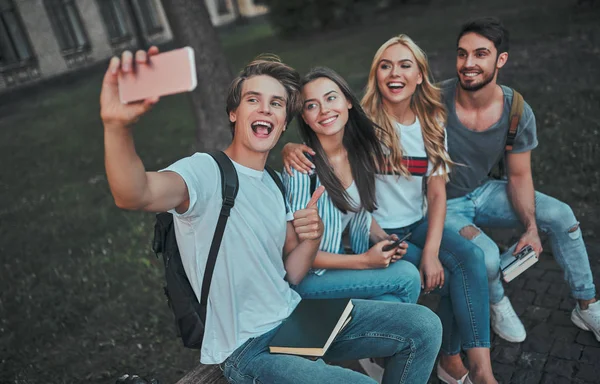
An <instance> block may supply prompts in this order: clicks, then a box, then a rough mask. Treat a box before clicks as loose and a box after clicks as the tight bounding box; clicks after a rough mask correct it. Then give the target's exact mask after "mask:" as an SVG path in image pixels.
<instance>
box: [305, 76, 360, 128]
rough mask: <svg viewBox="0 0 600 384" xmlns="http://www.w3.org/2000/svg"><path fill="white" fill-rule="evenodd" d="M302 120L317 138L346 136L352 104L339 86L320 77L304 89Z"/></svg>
mask: <svg viewBox="0 0 600 384" xmlns="http://www.w3.org/2000/svg"><path fill="white" fill-rule="evenodd" d="M302 99H303V100H304V104H303V105H302V118H303V119H304V121H305V122H306V124H308V125H309V126H310V128H311V129H312V130H313V131H314V132H315V133H316V134H317V136H333V135H340V137H342V136H343V135H344V127H345V126H346V123H347V122H348V110H349V109H351V108H352V104H351V103H350V102H349V101H348V100H347V99H346V97H345V96H344V93H343V92H342V90H341V89H340V87H338V85H337V84H336V83H335V82H333V81H331V80H330V79H328V78H326V77H320V78H318V79H315V80H313V81H311V82H310V83H307V84H306V85H304V87H302Z"/></svg>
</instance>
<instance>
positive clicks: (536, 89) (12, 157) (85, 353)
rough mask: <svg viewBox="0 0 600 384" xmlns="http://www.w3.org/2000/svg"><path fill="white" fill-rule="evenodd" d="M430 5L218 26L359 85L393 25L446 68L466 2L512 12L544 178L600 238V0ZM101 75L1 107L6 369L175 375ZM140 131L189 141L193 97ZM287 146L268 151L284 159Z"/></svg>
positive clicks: (521, 84) (475, 8)
mask: <svg viewBox="0 0 600 384" xmlns="http://www.w3.org/2000/svg"><path fill="white" fill-rule="evenodd" d="M417 3H418V2H417V1H413V2H412V3H411V4H409V5H406V6H404V7H400V8H398V10H396V11H394V12H393V13H386V14H381V15H378V16H377V19H376V20H375V21H374V22H373V23H371V24H369V25H367V24H365V25H356V26H353V27H352V28H348V29H344V30H338V31H334V32H329V33H327V34H323V35H314V36H305V37H302V38H298V39H295V40H281V39H278V38H277V37H275V36H274V34H273V31H272V29H271V28H270V27H269V25H268V24H266V23H263V24H256V23H250V24H248V25H245V26H242V27H239V28H238V29H228V30H226V31H223V32H222V35H221V36H222V40H223V46H224V47H225V49H226V52H227V55H228V57H229V59H230V62H231V65H232V68H234V69H235V71H237V70H239V68H241V67H242V66H243V65H244V63H246V62H247V61H249V60H250V59H252V58H253V57H254V56H256V55H257V54H258V53H261V52H273V53H276V54H278V55H280V56H281V57H282V58H283V60H284V61H286V62H287V63H289V64H291V65H293V66H295V67H296V68H298V69H299V70H300V71H301V72H305V71H306V70H307V69H309V68H310V67H311V66H313V65H326V66H330V67H332V68H334V69H336V70H337V71H339V72H340V73H341V74H342V75H343V76H344V77H345V78H346V79H347V80H348V81H349V82H350V83H351V85H352V86H353V87H354V89H355V90H356V91H357V92H360V91H361V90H362V87H363V86H364V84H365V80H366V76H367V73H368V69H369V65H370V62H371V58H372V55H373V53H374V52H375V50H376V49H377V47H378V46H379V45H380V44H381V43H383V42H384V41H385V40H387V39H388V38H389V37H391V36H393V35H395V34H398V33H407V34H408V35H410V36H411V37H413V38H414V39H415V40H416V42H417V43H418V44H420V45H421V46H422V47H423V48H424V49H425V50H426V51H427V52H428V55H429V57H430V60H431V62H432V67H433V70H434V75H435V78H436V79H438V80H441V79H443V78H446V77H450V76H453V73H454V56H455V52H454V51H455V49H454V48H455V45H454V44H455V35H456V32H457V30H458V27H459V26H460V24H461V23H462V22H463V21H464V20H465V19H466V18H467V17H469V16H483V15H495V16H499V17H500V18H502V19H503V21H504V22H505V24H506V25H507V27H508V28H509V29H510V31H511V34H512V42H511V44H512V45H511V51H510V59H509V63H508V65H507V66H506V67H505V69H504V70H502V72H501V76H500V79H501V82H502V83H504V84H507V85H510V86H513V87H515V88H517V89H518V90H519V91H520V92H521V93H522V94H523V95H524V97H525V99H526V100H527V101H528V103H529V104H530V105H531V106H532V108H533V109H534V111H535V113H536V117H537V122H538V136H539V141H540V145H539V147H538V149H536V150H535V151H534V154H533V169H534V175H535V180H536V185H537V187H538V189H540V190H541V191H544V192H546V193H549V194H551V195H553V196H556V197H557V198H559V199H561V200H563V201H566V202H568V203H569V204H571V206H572V207H573V209H574V210H575V212H576V214H577V216H578V218H579V219H580V220H581V222H582V228H583V230H584V235H585V236H586V237H587V238H590V239H591V238H596V239H597V238H598V236H599V235H600V219H598V218H597V217H596V216H597V212H598V208H599V206H600V197H599V196H600V195H599V193H598V192H599V190H600V170H599V168H598V165H599V164H600V110H599V109H598V106H599V105H600V85H599V84H600V72H599V71H598V68H600V28H599V27H598V20H599V19H600V18H599V16H600V11H599V10H598V7H595V8H577V7H575V6H574V3H575V1H566V0H531V1H529V2H523V1H516V0H505V1H488V2H486V5H485V6H482V5H481V4H480V3H482V2H475V1H468V0H462V1H459V2H458V3H460V4H459V5H446V6H444V7H443V8H442V7H441V6H439V7H438V3H441V1H438V0H431V1H430V2H428V3H427V4H426V5H421V4H417ZM436 7H437V8H436ZM102 75H103V74H102V73H94V74H92V75H90V76H85V77H82V78H81V79H79V80H78V81H76V82H72V83H69V84H65V85H56V86H53V87H51V88H49V87H46V88H44V89H42V90H41V91H40V92H37V93H36V94H30V95H27V97H21V98H19V99H17V100H14V101H12V102H9V103H6V104H4V105H0V163H1V164H2V171H1V177H0V202H1V203H0V222H1V223H2V227H1V228H2V229H1V238H0V239H1V240H0V254H1V255H2V256H1V263H0V383H9V382H10V383H17V382H18V383H37V382H46V383H72V382H82V381H85V382H87V383H107V382H114V380H115V379H116V378H117V377H118V376H120V375H121V374H123V373H126V372H127V373H137V374H140V375H142V376H148V377H157V378H159V379H161V381H162V382H163V383H171V382H175V381H176V380H177V379H178V378H179V377H181V376H182V375H183V373H184V372H185V371H187V370H189V369H190V368H191V367H192V366H193V365H194V364H195V362H196V361H197V357H198V354H197V353H196V352H193V351H189V350H185V349H184V348H182V347H181V344H180V342H179V340H178V339H176V338H175V337H174V334H173V324H172V320H171V314H170V312H169V309H168V308H167V307H166V304H165V301H164V297H163V294H162V288H161V284H162V280H163V279H162V266H161V264H160V262H159V261H158V260H156V259H155V257H154V255H153V254H152V251H151V250H150V239H151V235H152V225H153V215H151V214H146V213H132V212H125V211H121V210H119V209H118V208H116V206H115V205H114V203H113V200H112V197H111V195H110V192H109V189H108V185H107V182H106V177H105V173H104V167H103V138H102V126H101V122H100V119H99V107H98V94H99V91H100V83H101V78H102ZM226 129H227V128H226ZM135 131H136V134H135V135H136V144H137V149H138V152H139V154H140V156H141V157H142V159H143V161H144V163H145V165H146V167H147V169H150V170H155V169H159V168H162V167H164V166H166V165H168V164H170V163H171V162H173V161H174V160H176V159H178V158H180V157H183V156H185V155H187V154H189V153H191V151H192V150H193V141H194V126H193V121H192V115H191V113H190V110H189V104H188V102H187V99H186V96H185V95H183V96H182V95H178V96H172V97H167V98H164V99H163V100H161V102H160V103H159V105H158V106H157V107H156V108H155V109H154V110H153V111H152V112H151V113H150V114H148V116H145V117H144V118H143V119H142V121H141V122H140V124H139V125H138V126H137V127H136V129H135ZM290 140H298V135H297V132H295V130H294V129H290V130H288V132H286V134H285V136H284V138H283V140H282V142H281V143H280V145H281V144H282V143H283V142H286V141H290ZM279 148H280V146H279V147H278V148H277V149H276V150H275V151H273V152H272V155H271V158H270V162H271V163H272V165H274V166H275V167H276V168H277V169H280V168H281V167H280V164H279V162H280V160H279V156H278V153H279ZM594 257H595V259H594V260H593V262H598V260H597V258H598V255H594Z"/></svg>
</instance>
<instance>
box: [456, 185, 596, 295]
mask: <svg viewBox="0 0 600 384" xmlns="http://www.w3.org/2000/svg"><path fill="white" fill-rule="evenodd" d="M506 185H507V182H506V181H504V180H490V181H488V182H486V183H485V184H483V185H482V186H481V187H479V188H477V189H475V190H474V191H473V192H471V193H469V194H467V195H465V196H463V197H458V198H455V199H450V200H448V208H447V214H446V227H447V228H449V229H451V230H452V231H453V232H454V233H459V232H460V230H461V229H462V228H464V227H466V226H469V225H472V226H475V227H479V226H482V227H490V228H493V227H495V228H518V227H521V228H522V224H521V222H520V220H519V218H518V216H517V214H516V213H515V211H514V209H513V207H512V205H511V203H510V200H509V199H508V195H507V192H506ZM535 206H536V210H535V218H536V221H537V225H538V228H539V229H540V230H541V231H542V232H544V233H546V234H547V235H548V238H549V239H550V244H551V245H552V253H553V255H554V258H555V259H556V261H557V262H558V264H559V265H560V267H561V268H562V269H563V271H564V274H565V279H566V280H567V282H568V283H569V286H570V287H571V293H572V295H573V297H574V298H575V299H581V300H589V299H592V298H594V296H595V295H596V288H595V286H594V280H593V277H592V271H591V269H590V262H589V259H588V255H587V251H586V249H585V244H584V243H583V237H582V236H581V229H580V228H579V222H578V221H577V219H576V218H575V215H574V214H573V211H572V210H571V208H570V207H569V206H568V205H567V204H565V203H563V202H561V201H559V200H557V199H555V198H553V197H550V196H547V195H544V194H543V193H539V192H536V193H535ZM480 232H481V234H479V235H477V236H476V237H474V238H473V239H471V241H472V242H473V244H476V245H478V246H479V247H480V248H481V249H482V250H483V251H484V253H485V264H486V269H487V275H488V280H489V289H490V302H491V303H492V304H495V303H498V302H499V301H500V300H501V299H502V297H504V287H503V286H502V282H501V281H500V251H499V249H498V246H497V245H496V243H495V242H494V241H493V240H492V239H490V238H489V237H488V236H487V235H486V234H485V233H483V231H481V230H480Z"/></svg>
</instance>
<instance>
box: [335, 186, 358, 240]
mask: <svg viewBox="0 0 600 384" xmlns="http://www.w3.org/2000/svg"><path fill="white" fill-rule="evenodd" d="M346 193H347V194H348V197H350V201H351V203H352V204H351V205H352V206H353V207H360V195H359V194H358V188H357V187H356V183H355V182H354V181H352V184H350V186H349V187H348V188H346ZM340 216H341V217H342V231H343V230H344V229H346V227H347V226H348V224H350V220H352V218H353V217H354V216H356V212H352V211H346V213H342V212H340Z"/></svg>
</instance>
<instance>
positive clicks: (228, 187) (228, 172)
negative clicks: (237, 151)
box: [200, 151, 239, 322]
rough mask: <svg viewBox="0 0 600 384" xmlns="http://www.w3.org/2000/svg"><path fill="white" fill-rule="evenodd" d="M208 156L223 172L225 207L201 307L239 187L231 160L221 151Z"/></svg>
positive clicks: (206, 298) (204, 279) (205, 298)
mask: <svg viewBox="0 0 600 384" xmlns="http://www.w3.org/2000/svg"><path fill="white" fill-rule="evenodd" d="M208 154H209V155H210V156H211V157H212V158H213V159H215V161H216V162H217V165H218V166H219V171H220V172H221V196H222V197H223V205H222V206H221V213H219V220H218V221H217V226H216V228H215V234H214V235H213V239H212V243H211V244H210V251H209V252H208V260H206V269H205V271H204V278H203V279H202V294H201V297H200V305H204V306H206V305H207V304H208V293H209V292H210V283H211V281H212V276H213V271H214V269H215V264H216V262H217V254H218V253H219V248H220V247H221V240H222V239H223V233H224V232H225V225H226V224H227V219H228V218H229V214H230V212H231V208H233V205H234V204H235V197H236V196H237V192H238V187H239V182H238V176H237V172H236V170H235V167H234V166H233V163H232V162H231V159H229V157H228V156H227V155H226V154H225V153H223V152H221V151H215V152H209V153H208ZM205 316H206V315H205ZM202 321H203V322H205V321H206V319H205V318H204V319H202Z"/></svg>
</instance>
